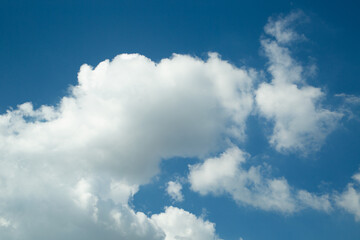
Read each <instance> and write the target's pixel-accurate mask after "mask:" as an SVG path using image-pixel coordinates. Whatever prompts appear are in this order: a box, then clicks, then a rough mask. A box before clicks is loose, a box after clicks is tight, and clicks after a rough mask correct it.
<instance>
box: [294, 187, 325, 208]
mask: <svg viewBox="0 0 360 240" xmlns="http://www.w3.org/2000/svg"><path fill="white" fill-rule="evenodd" d="M297 198H298V200H299V201H300V203H301V204H303V205H304V206H305V207H310V208H313V209H316V210H319V211H324V212H330V211H331V210H332V206H331V202H330V197H329V195H328V194H325V195H321V196H317V195H314V194H312V193H309V192H307V191H305V190H300V191H298V192H297Z"/></svg>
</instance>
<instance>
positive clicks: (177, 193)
mask: <svg viewBox="0 0 360 240" xmlns="http://www.w3.org/2000/svg"><path fill="white" fill-rule="evenodd" d="M181 189H182V185H181V184H180V183H179V182H174V181H169V182H168V183H167V188H166V192H167V194H169V196H170V197H171V198H172V199H173V200H174V201H177V202H182V201H183V200H184V196H183V194H182V193H181Z"/></svg>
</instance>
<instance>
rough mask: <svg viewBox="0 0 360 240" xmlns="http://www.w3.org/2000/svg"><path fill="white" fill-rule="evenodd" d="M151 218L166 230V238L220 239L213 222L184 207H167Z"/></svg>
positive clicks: (174, 239)
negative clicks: (185, 209) (198, 216)
mask: <svg viewBox="0 0 360 240" xmlns="http://www.w3.org/2000/svg"><path fill="white" fill-rule="evenodd" d="M151 219H152V220H153V221H154V222H155V223H156V224H157V225H158V226H160V227H161V228H162V229H163V230H164V232H165V234H166V237H165V240H176V239H183V240H192V239H197V240H220V238H219V237H218V236H217V235H216V234H215V225H214V224H213V223H211V222H209V221H205V220H203V219H202V218H197V217H196V216H195V215H193V214H191V213H189V212H186V211H184V210H183V209H179V208H175V207H167V208H166V210H165V212H164V213H161V214H158V215H153V216H152V217H151Z"/></svg>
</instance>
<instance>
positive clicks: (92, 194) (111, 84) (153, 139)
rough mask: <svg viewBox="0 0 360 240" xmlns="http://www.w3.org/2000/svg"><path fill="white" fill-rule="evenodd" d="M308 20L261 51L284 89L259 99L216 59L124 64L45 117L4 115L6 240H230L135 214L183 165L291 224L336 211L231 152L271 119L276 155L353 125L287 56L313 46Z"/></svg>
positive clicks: (249, 76) (283, 25)
mask: <svg viewBox="0 0 360 240" xmlns="http://www.w3.org/2000/svg"><path fill="white" fill-rule="evenodd" d="M298 17H299V16H298V15H290V16H288V17H285V18H279V19H277V20H274V19H270V20H269V23H268V24H267V25H266V27H265V32H266V33H267V34H269V35H270V36H269V38H264V39H262V41H261V45H262V48H263V50H264V51H265V55H266V56H267V57H268V58H269V64H268V72H269V73H270V74H271V76H272V79H271V81H269V82H267V83H261V84H260V85H259V86H258V88H257V89H255V88H254V82H255V80H256V78H257V73H256V71H255V70H253V69H251V68H246V67H242V68H238V67H236V66H234V65H231V64H230V63H228V62H227V61H225V60H222V59H221V58H220V56H219V55H217V54H216V53H210V54H209V57H208V59H206V60H202V59H199V58H196V57H192V56H188V55H179V54H174V55H173V56H172V57H171V58H166V59H162V60H161V61H160V62H158V63H155V62H153V61H152V60H150V59H148V58H146V57H145V56H142V55H140V54H120V55H118V56H116V57H115V58H114V59H113V60H112V61H109V60H105V61H103V62H101V63H100V64H98V65H97V66H96V67H95V68H94V67H91V66H89V65H86V64H85V65H83V66H82V67H81V68H80V71H79V73H78V84H77V85H75V86H72V87H71V88H70V89H69V94H68V95H67V96H64V97H63V98H62V99H61V101H60V102H59V103H58V104H57V105H55V106H45V105H44V106H41V107H39V108H37V109H34V108H33V105H32V104H31V103H30V102H28V103H23V104H20V105H19V106H17V108H15V109H10V110H8V111H6V113H4V114H2V115H0V155H1V156H2V158H1V160H0V191H1V195H0V229H1V230H2V231H0V238H2V239H24V240H27V239H39V240H41V239H55V240H56V239H74V238H75V239H79V240H81V239H89V240H91V239H100V238H102V239H104V238H106V239H119V237H120V238H124V239H166V240H172V239H184V240H185V239H200V240H201V239H219V237H218V236H217V234H216V231H215V224H214V223H211V222H209V221H207V220H204V219H202V218H201V217H197V216H195V215H194V214H192V213H190V212H187V211H186V210H184V209H180V208H175V207H172V206H169V207H167V208H165V211H164V212H162V213H156V214H153V215H151V216H148V215H146V214H145V213H143V212H137V211H135V210H134V209H133V208H132V207H131V204H129V201H131V199H132V197H133V196H134V195H135V194H136V192H137V191H138V190H139V186H140V185H143V184H147V183H149V181H150V180H151V178H152V177H154V176H156V175H157V174H159V167H158V166H159V163H160V162H161V161H166V160H167V159H170V158H172V157H194V158H199V159H205V160H204V162H202V163H199V164H195V165H193V166H191V167H190V174H189V176H188V179H189V182H190V184H191V189H192V190H194V191H196V192H199V193H200V194H202V195H206V194H214V195H219V194H224V193H228V194H230V195H231V196H232V198H234V200H235V201H236V202H238V203H240V204H242V205H245V206H253V207H256V208H258V209H263V210H267V211H278V212H282V213H293V212H296V211H298V210H300V209H303V208H305V207H310V208H313V209H317V210H321V211H326V212H328V211H330V210H331V208H332V205H331V203H330V200H329V196H328V195H321V196H317V195H315V194H311V193H309V192H307V191H305V190H296V189H294V188H292V187H291V186H290V185H289V184H288V182H287V180H286V179H285V178H273V177H271V176H268V174H266V171H265V169H264V168H263V167H262V166H251V165H250V166H249V167H247V166H245V164H248V163H249V161H248V159H249V155H248V154H247V153H245V151H242V150H240V149H239V148H238V147H236V146H234V145H233V144H232V143H231V142H243V141H246V121H247V119H248V116H249V115H250V114H259V115H260V116H261V117H262V119H263V120H265V121H270V122H272V123H273V124H274V129H273V132H272V135H271V136H269V142H270V144H271V145H272V146H273V147H275V149H276V150H278V151H280V152H286V151H301V152H307V151H311V150H316V149H318V148H319V147H320V146H321V145H322V144H323V142H324V139H325V138H326V136H327V135H328V134H330V133H331V131H333V130H334V129H335V128H336V126H337V123H338V121H339V119H340V118H341V117H342V115H341V114H340V113H338V112H336V111H333V110H329V109H327V108H325V107H323V106H322V104H321V100H322V99H323V98H324V93H323V91H322V90H321V89H320V88H315V87H312V86H309V85H307V83H306V79H305V78H304V74H303V72H304V70H303V68H302V66H301V65H300V64H299V63H297V62H296V61H295V60H294V59H293V58H292V57H291V54H290V50H289V48H287V47H286V46H288V44H290V43H291V42H292V41H294V40H297V39H300V38H301V36H300V35H298V34H296V33H295V32H294V31H293V30H292V28H291V24H292V22H294V21H295V20H296V19H297V18H298ZM270 37H273V38H274V39H270ZM285 45H286V46H285ZM217 152H223V153H222V154H221V155H220V156H218V157H211V156H213V155H214V153H217ZM181 187H182V186H181V185H180V184H179V183H177V182H169V183H168V186H167V193H168V194H169V195H170V196H171V197H172V198H173V199H174V200H176V201H182V200H183V195H182V193H181ZM356 194H358V193H357V192H356V190H355V189H354V188H353V185H349V186H348V190H347V191H345V192H344V193H343V194H342V195H339V197H338V200H337V205H338V206H341V207H343V208H345V209H346V210H347V211H349V212H352V213H353V212H355V215H356V216H358V215H359V214H358V212H357V211H358V210H357V209H358V206H356V204H354V202H355V203H356V197H358V196H357V195H356ZM353 199H355V200H353ZM34 216H36V217H34Z"/></svg>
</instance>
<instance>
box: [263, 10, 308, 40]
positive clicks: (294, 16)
mask: <svg viewBox="0 0 360 240" xmlns="http://www.w3.org/2000/svg"><path fill="white" fill-rule="evenodd" d="M304 17H305V15H304V14H303V13H302V12H301V11H297V12H292V13H290V14H289V15H287V16H285V17H283V16H279V17H277V19H274V18H271V17H270V18H269V21H268V23H267V24H266V25H265V27H264V30H265V33H267V34H269V35H271V36H273V37H275V39H276V41H278V42H279V43H283V44H284V43H289V42H292V41H294V40H299V39H304V38H305V37H304V36H301V35H299V34H298V33H296V32H295V31H294V30H293V24H294V23H296V21H298V20H300V19H302V18H304Z"/></svg>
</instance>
